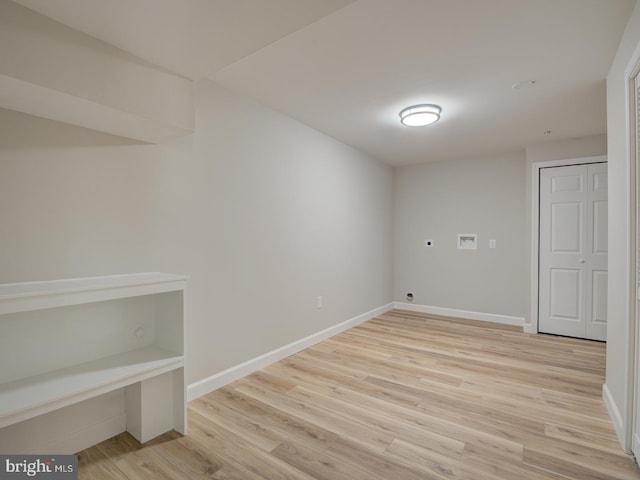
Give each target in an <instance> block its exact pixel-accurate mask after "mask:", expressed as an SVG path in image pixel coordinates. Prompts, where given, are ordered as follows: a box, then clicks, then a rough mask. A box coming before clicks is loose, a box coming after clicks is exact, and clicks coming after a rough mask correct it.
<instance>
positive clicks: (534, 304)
mask: <svg viewBox="0 0 640 480" xmlns="http://www.w3.org/2000/svg"><path fill="white" fill-rule="evenodd" d="M606 161H607V156H606V155H598V156H594V157H580V158H567V159H564V160H547V161H541V162H532V163H531V323H530V324H528V325H525V329H524V330H525V332H527V333H538V323H539V322H538V302H539V301H540V298H539V286H540V285H539V282H540V245H539V243H540V242H539V240H540V169H542V168H551V167H567V166H571V165H586V164H590V163H602V162H606Z"/></svg>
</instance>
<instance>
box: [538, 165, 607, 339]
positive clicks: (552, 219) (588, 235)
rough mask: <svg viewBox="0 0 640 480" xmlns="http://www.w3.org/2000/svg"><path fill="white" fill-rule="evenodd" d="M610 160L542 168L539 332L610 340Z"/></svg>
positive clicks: (540, 191)
mask: <svg viewBox="0 0 640 480" xmlns="http://www.w3.org/2000/svg"><path fill="white" fill-rule="evenodd" d="M607 183H608V182H607V164H606V163H605V162H601V163H590V164H578V165H566V166H558V167H547V168H541V169H540V183H539V185H540V190H539V206H540V207H539V208H540V215H539V267H538V270H539V297H538V318H539V321H538V331H540V332H544V333H552V334H556V335H564V336H570V337H578V338H586V339H589V340H600V341H605V340H606V336H607V253H608V246H607V228H608V221H607Z"/></svg>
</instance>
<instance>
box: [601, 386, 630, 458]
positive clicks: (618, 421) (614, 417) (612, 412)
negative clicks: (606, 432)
mask: <svg viewBox="0 0 640 480" xmlns="http://www.w3.org/2000/svg"><path fill="white" fill-rule="evenodd" d="M602 400H603V401H604V406H605V407H606V408H607V411H608V412H609V416H610V417H611V421H612V422H613V428H614V429H615V431H616V435H617V436H618V440H619V441H620V445H622V448H623V449H624V450H625V451H626V452H627V453H629V445H625V443H626V442H625V440H624V439H625V432H624V424H623V422H622V415H621V414H620V410H619V409H618V405H617V404H616V402H615V400H614V399H613V396H612V395H611V391H609V387H607V384H606V383H605V384H604V385H602Z"/></svg>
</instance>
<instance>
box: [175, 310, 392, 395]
mask: <svg viewBox="0 0 640 480" xmlns="http://www.w3.org/2000/svg"><path fill="white" fill-rule="evenodd" d="M392 308H393V303H388V304H387V305H383V306H381V307H378V308H376V309H373V310H371V311H369V312H366V313H363V314H361V315H358V316H356V317H353V318H351V319H349V320H346V321H344V322H342V323H339V324H337V325H334V326H332V327H329V328H327V329H325V330H322V331H320V332H317V333H314V334H312V335H309V336H308V337H305V338H302V339H300V340H296V341H295V342H293V343H290V344H288V345H285V346H283V347H280V348H278V349H276V350H273V351H271V352H267V353H265V354H263V355H260V356H258V357H255V358H252V359H251V360H247V361H246V362H244V363H241V364H239V365H236V366H234V367H231V368H228V369H226V370H223V371H222V372H219V373H216V374H214V375H211V376H210V377H208V378H205V379H203V380H200V381H198V382H194V383H192V384H191V385H189V386H188V387H187V401H189V402H190V401H191V400H194V399H196V398H198V397H201V396H202V395H206V394H207V393H209V392H213V391H214V390H217V389H218V388H221V387H224V386H225V385H228V384H229V383H231V382H234V381H236V380H239V379H240V378H242V377H246V376H247V375H250V374H252V373H254V372H256V371H258V370H260V369H261V368H264V367H266V366H268V365H271V364H272V363H275V362H277V361H280V360H282V359H283V358H287V357H289V356H291V355H293V354H294V353H298V352H299V351H301V350H304V349H305V348H308V347H311V346H312V345H315V344H317V343H320V342H321V341H323V340H326V339H327V338H330V337H333V336H334V335H337V334H338V333H341V332H344V331H345V330H348V329H350V328H352V327H355V326H356V325H359V324H361V323H362V322H366V321H367V320H371V319H372V318H374V317H377V316H378V315H382V314H383V313H385V312H388V311H389V310H391V309H392Z"/></svg>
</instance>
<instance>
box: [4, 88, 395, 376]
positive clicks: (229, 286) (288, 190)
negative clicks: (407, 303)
mask: <svg viewBox="0 0 640 480" xmlns="http://www.w3.org/2000/svg"><path fill="white" fill-rule="evenodd" d="M196 114H197V121H196V126H197V128H196V129H197V132H196V133H195V134H194V135H191V136H188V137H184V138H181V139H177V140H173V141H171V142H170V143H166V144H163V145H148V144H138V143H135V142H131V141H127V140H124V139H122V138H118V137H112V136H109V135H106V134H100V133H96V132H93V131H89V130H84V129H81V128H78V127H72V126H67V125H64V124H61V123H57V122H52V121H48V120H44V119H39V118H36V117H31V116H28V115H24V114H20V113H15V112H12V111H8V110H0V225H2V228H1V229H0V243H1V244H2V248H1V249H0V282H3V283H4V282H17V281H28V280H38V279H42V280H46V279H54V278H65V277H78V276H90V275H105V274H115V273H128V272H137V271H168V272H175V273H183V274H187V275H190V276H191V280H190V281H189V282H188V297H187V318H188V326H187V347H188V356H187V368H188V382H190V383H191V382H194V381H196V380H200V379H203V378H205V377H207V376H210V375H213V374H215V373H217V372H220V371H221V370H224V369H226V368H228V367H231V366H233V365H237V364H239V363H241V362H243V361H246V360H249V359H251V358H253V357H255V356H258V355H260V354H263V353H265V352H269V351H271V350H273V349H276V348H278V347H281V346H283V345H286V344H288V343H290V342H293V341H295V340H297V339H300V338H302V337H305V336H307V335H310V334H312V333H315V332H318V331H320V330H323V329H325V328H327V327H330V326H332V325H335V324H337V323H339V322H342V321H345V320H347V319H350V318H352V317H354V316H357V315H359V314H362V313H364V312H367V311H369V310H371V309H374V308H377V307H380V306H382V305H384V304H386V303H388V302H390V301H391V290H392V289H391V281H392V280H391V278H392V255H391V251H392V247H391V244H392V204H393V198H392V189H393V173H392V170H391V168H390V167H388V166H385V165H383V164H381V163H380V162H378V161H376V160H373V159H371V158H370V157H368V156H366V155H364V154H362V153H360V152H357V151H355V150H353V149H351V148H349V147H347V146H345V145H343V144H341V143H339V142H337V141H335V140H333V139H331V138H329V137H326V136H324V135H322V134H320V133H318V132H316V131H314V130H311V129H309V128H307V127H305V126H303V125H301V124H299V123H297V122H295V121H293V120H291V119H289V118H287V117H285V116H283V115H280V114H278V113H276V112H274V111H272V110H269V109H267V108H265V107H262V106H259V105H257V104H256V103H254V102H252V101H250V100H248V99H246V98H242V97H239V96H236V95H234V94H232V93H230V92H228V91H226V90H224V89H222V88H219V87H217V86H215V85H214V84H213V83H210V82H203V83H200V84H198V87H197V92H196ZM318 295H322V296H323V297H324V308H323V309H322V310H317V309H316V296H318Z"/></svg>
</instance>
